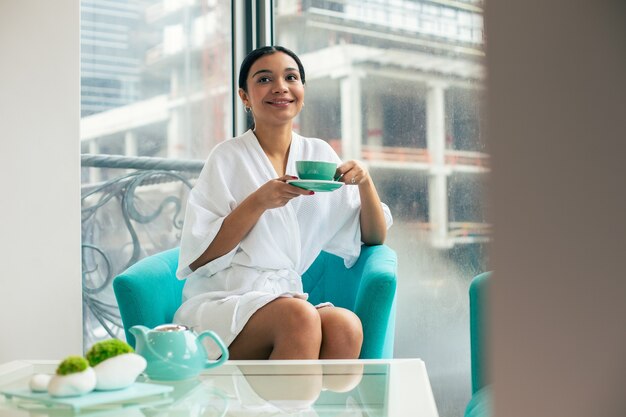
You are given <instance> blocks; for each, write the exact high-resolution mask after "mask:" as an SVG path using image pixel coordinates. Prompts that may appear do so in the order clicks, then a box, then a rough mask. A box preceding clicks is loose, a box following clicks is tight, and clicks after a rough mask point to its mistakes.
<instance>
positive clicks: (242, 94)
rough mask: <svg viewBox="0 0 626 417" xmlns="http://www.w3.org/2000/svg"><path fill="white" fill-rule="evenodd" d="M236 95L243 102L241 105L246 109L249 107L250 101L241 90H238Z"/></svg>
mask: <svg viewBox="0 0 626 417" xmlns="http://www.w3.org/2000/svg"><path fill="white" fill-rule="evenodd" d="M237 93H238V94H239V98H240V99H241V101H242V102H243V105H244V106H246V107H250V106H249V105H248V103H249V101H250V99H249V98H248V94H247V93H246V92H245V91H244V90H243V88H240V89H239V91H237Z"/></svg>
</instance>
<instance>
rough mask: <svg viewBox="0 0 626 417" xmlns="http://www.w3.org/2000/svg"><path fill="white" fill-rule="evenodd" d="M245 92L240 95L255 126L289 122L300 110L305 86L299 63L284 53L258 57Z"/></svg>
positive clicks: (251, 70) (241, 91)
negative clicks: (249, 110)
mask: <svg viewBox="0 0 626 417" xmlns="http://www.w3.org/2000/svg"><path fill="white" fill-rule="evenodd" d="M247 84H248V85H247V87H248V92H247V93H246V92H245V91H243V90H242V89H239V96H240V97H241V100H242V101H243V104H244V105H245V106H246V107H250V108H251V110H252V114H253V115H254V122H255V124H256V125H257V126H258V125H262V124H269V125H280V124H285V123H289V122H291V120H293V118H294V117H296V116H297V115H298V113H300V110H302V105H303V103H304V85H303V84H302V81H301V79H300V72H299V71H298V64H297V63H296V61H294V59H293V58H291V57H290V56H289V55H287V54H285V53H283V52H274V53H273V54H270V55H265V56H263V57H261V58H259V59H258V60H257V61H256V62H255V63H254V64H253V65H252V67H251V68H250V73H249V74H248V79H247Z"/></svg>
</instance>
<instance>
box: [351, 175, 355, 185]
mask: <svg viewBox="0 0 626 417" xmlns="http://www.w3.org/2000/svg"><path fill="white" fill-rule="evenodd" d="M350 183H351V184H356V176H354V177H352V179H351V180H350Z"/></svg>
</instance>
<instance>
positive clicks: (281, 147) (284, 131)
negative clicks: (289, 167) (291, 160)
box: [254, 123, 291, 158]
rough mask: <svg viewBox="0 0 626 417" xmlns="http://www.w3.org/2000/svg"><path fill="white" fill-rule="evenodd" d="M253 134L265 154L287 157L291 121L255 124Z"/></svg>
mask: <svg viewBox="0 0 626 417" xmlns="http://www.w3.org/2000/svg"><path fill="white" fill-rule="evenodd" d="M254 134H255V136H256V138H257V140H258V141H259V144H260V145H261V148H263V151H265V154H266V155H267V156H269V157H284V158H287V154H288V151H289V146H290V145H291V123H288V124H286V125H281V126H256V127H255V128H254Z"/></svg>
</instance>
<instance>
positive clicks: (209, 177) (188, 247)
mask: <svg viewBox="0 0 626 417" xmlns="http://www.w3.org/2000/svg"><path fill="white" fill-rule="evenodd" d="M216 151H217V148H216V149H215V150H214V152H212V153H211V155H210V156H209V158H208V160H207V162H206V163H205V165H204V168H203V169H202V172H201V173H200V176H199V177H198V181H197V182H196V185H195V186H194V187H193V189H192V190H191V192H190V193H189V199H188V202H187V209H186V212H185V222H184V225H183V233H182V236H181V244H180V255H179V259H178V270H177V271H176V276H177V277H178V278H179V279H184V278H186V277H187V276H188V275H189V274H191V273H192V272H194V271H192V270H191V268H190V267H189V265H190V264H191V263H192V262H194V261H195V260H196V259H198V258H199V257H200V255H202V254H203V253H204V251H205V250H206V248H208V247H209V245H210V244H211V242H212V241H213V239H215V236H216V235H217V232H219V230H220V228H221V227H222V223H223V222H224V219H225V218H226V216H228V214H229V213H230V212H231V211H232V210H233V209H234V208H235V207H236V206H237V202H236V200H235V198H234V196H233V194H232V192H231V190H230V189H229V187H228V180H227V178H225V176H226V175H228V172H230V171H229V169H228V161H227V160H225V159H224V158H222V157H220V153H219V152H216ZM238 248H239V245H237V246H235V247H234V248H233V249H232V250H231V251H230V252H229V253H227V254H225V255H223V256H221V257H219V258H216V259H214V260H212V261H211V262H209V263H207V264H206V265H203V266H202V267H200V268H198V269H197V270H196V272H200V271H202V273H203V275H205V276H211V275H213V274H215V273H216V272H218V271H221V270H222V269H224V268H226V267H228V266H229V265H230V263H231V260H232V258H233V256H234V255H235V253H236V251H237V249H238Z"/></svg>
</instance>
